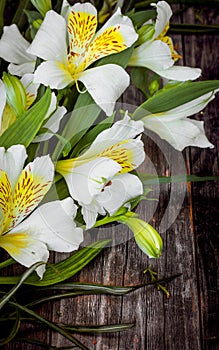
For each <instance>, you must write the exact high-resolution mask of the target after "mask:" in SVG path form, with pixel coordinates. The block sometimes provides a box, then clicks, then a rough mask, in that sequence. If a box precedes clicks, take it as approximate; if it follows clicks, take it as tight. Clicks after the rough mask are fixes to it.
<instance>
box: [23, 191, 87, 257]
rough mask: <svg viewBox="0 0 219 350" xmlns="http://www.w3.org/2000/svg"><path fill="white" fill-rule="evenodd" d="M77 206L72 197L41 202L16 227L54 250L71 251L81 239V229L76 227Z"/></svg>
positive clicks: (77, 245)
mask: <svg viewBox="0 0 219 350" xmlns="http://www.w3.org/2000/svg"><path fill="white" fill-rule="evenodd" d="M76 212H77V206H76V205H75V204H74V202H73V200H72V198H70V197H69V198H66V199H64V200H62V201H59V200H57V201H54V202H49V203H46V204H43V205H42V206H40V207H39V208H37V209H36V210H35V211H34V212H33V213H32V214H31V215H30V216H29V217H28V218H26V219H25V220H24V221H23V222H22V223H20V224H19V225H18V227H17V229H18V228H19V230H22V231H23V230H25V231H26V230H28V231H29V232H30V234H31V236H32V237H34V238H36V239H38V240H40V241H41V242H43V243H44V244H46V245H47V247H48V249H49V250H54V251H56V252H72V251H73V250H76V249H78V247H79V245H80V243H81V242H82V241H83V230H82V229H81V228H80V227H76V224H75V222H74V217H75V216H76Z"/></svg>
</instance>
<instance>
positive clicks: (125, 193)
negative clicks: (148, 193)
mask: <svg viewBox="0 0 219 350" xmlns="http://www.w3.org/2000/svg"><path fill="white" fill-rule="evenodd" d="M142 193H143V186H142V183H141V181H140V180H139V178H138V177H137V176H135V175H132V174H119V175H115V176H114V177H113V178H112V179H111V184H110V185H109V186H105V187H104V190H103V191H102V192H101V193H100V194H99V195H98V196H97V197H96V201H98V203H99V204H100V205H101V206H102V207H104V208H105V209H106V210H107V212H108V213H109V214H110V215H113V214H114V213H115V212H116V211H117V210H118V209H119V208H120V207H121V206H122V205H123V204H125V203H126V202H128V201H130V200H131V199H133V198H135V197H137V196H140V195H141V194H142Z"/></svg>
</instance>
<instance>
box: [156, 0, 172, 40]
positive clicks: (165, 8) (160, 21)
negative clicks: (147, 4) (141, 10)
mask: <svg viewBox="0 0 219 350" xmlns="http://www.w3.org/2000/svg"><path fill="white" fill-rule="evenodd" d="M151 5H152V6H155V7H156V9H157V19H156V22H155V32H154V35H153V38H157V37H158V35H160V34H161V33H162V31H163V30H164V28H165V27H166V25H167V23H168V22H169V20H170V17H171V16H172V14H173V13H172V10H171V7H170V5H168V3H167V2H166V1H159V2H158V3H157V4H154V3H153V4H151Z"/></svg>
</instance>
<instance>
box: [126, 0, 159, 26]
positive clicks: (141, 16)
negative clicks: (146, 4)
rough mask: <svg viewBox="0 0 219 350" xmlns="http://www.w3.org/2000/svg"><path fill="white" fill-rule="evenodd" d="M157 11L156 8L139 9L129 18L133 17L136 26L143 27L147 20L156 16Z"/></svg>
mask: <svg viewBox="0 0 219 350" xmlns="http://www.w3.org/2000/svg"><path fill="white" fill-rule="evenodd" d="M150 2H151V1H150ZM156 13H157V12H156V10H147V11H138V12H135V13H131V14H130V15H129V18H131V20H132V22H133V24H134V26H135V27H141V26H142V25H143V24H144V23H145V22H147V21H149V20H150V19H152V18H156Z"/></svg>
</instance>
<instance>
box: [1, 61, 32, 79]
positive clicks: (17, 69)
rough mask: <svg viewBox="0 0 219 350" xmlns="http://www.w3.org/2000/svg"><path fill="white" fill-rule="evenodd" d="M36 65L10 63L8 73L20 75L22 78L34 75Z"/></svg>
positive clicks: (30, 63)
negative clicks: (28, 74) (29, 74)
mask: <svg viewBox="0 0 219 350" xmlns="http://www.w3.org/2000/svg"><path fill="white" fill-rule="evenodd" d="M35 64H36V62H35V61H33V62H27V63H22V64H13V63H10V64H9V66H8V71H9V73H11V74H12V75H18V76H19V77H22V76H23V75H24V74H27V73H33V72H34V69H35Z"/></svg>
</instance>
